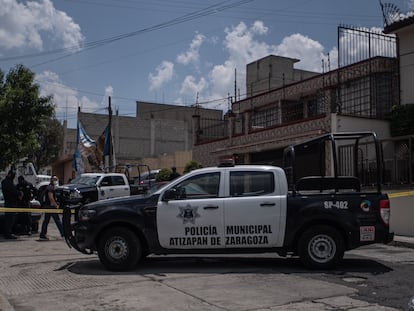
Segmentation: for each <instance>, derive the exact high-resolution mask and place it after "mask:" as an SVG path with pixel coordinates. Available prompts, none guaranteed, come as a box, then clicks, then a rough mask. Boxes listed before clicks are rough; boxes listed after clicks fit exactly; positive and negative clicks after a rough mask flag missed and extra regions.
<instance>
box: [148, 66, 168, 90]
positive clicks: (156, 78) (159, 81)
mask: <svg viewBox="0 0 414 311" xmlns="http://www.w3.org/2000/svg"><path fill="white" fill-rule="evenodd" d="M173 75H174V63H172V62H169V61H163V62H162V63H161V64H160V65H158V67H157V68H156V73H154V74H153V73H150V74H149V76H148V80H149V82H150V90H157V89H160V88H161V87H162V86H163V85H164V84H165V83H167V82H168V81H170V80H171V79H172V77H173Z"/></svg>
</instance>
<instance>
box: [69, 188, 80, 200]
mask: <svg viewBox="0 0 414 311" xmlns="http://www.w3.org/2000/svg"><path fill="white" fill-rule="evenodd" d="M69 199H71V200H72V199H82V194H81V193H80V191H79V190H77V189H75V190H73V191H71V192H70V194H69Z"/></svg>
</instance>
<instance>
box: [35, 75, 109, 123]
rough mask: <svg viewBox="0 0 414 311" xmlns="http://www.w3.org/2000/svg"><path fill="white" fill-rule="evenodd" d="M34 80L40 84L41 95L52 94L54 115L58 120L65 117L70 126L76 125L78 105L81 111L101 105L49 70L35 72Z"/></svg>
mask: <svg viewBox="0 0 414 311" xmlns="http://www.w3.org/2000/svg"><path fill="white" fill-rule="evenodd" d="M35 82H36V83H38V84H39V86H40V95H41V96H49V95H52V96H53V103H54V104H55V112H56V117H57V118H58V119H59V120H64V119H67V120H68V123H69V126H70V127H72V128H73V127H76V115H77V110H78V107H81V109H82V110H83V111H87V112H91V111H96V110H97V109H98V108H101V106H100V105H99V104H98V103H96V102H94V101H92V100H90V99H89V98H88V97H86V96H80V94H79V93H78V92H77V91H76V90H74V89H71V88H69V87H67V86H65V85H64V83H63V82H62V81H61V79H60V78H59V76H58V75H57V74H56V73H54V72H51V71H44V72H42V73H40V74H37V75H36V77H35Z"/></svg>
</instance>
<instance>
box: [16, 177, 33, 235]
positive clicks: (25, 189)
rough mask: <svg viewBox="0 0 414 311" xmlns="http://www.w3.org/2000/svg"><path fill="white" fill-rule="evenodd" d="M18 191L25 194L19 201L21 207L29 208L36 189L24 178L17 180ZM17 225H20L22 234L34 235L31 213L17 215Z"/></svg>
mask: <svg viewBox="0 0 414 311" xmlns="http://www.w3.org/2000/svg"><path fill="white" fill-rule="evenodd" d="M17 189H18V190H19V191H20V192H21V193H22V194H23V196H22V198H21V199H20V200H19V207H24V208H29V207H30V201H31V200H32V199H33V197H34V194H35V192H36V188H35V187H34V186H33V184H32V183H30V182H28V181H26V180H25V179H24V177H23V176H19V178H18V179H17ZM17 223H18V224H19V225H20V228H18V229H20V232H22V233H24V234H28V235H31V234H32V217H31V214H30V213H19V214H18V215H17Z"/></svg>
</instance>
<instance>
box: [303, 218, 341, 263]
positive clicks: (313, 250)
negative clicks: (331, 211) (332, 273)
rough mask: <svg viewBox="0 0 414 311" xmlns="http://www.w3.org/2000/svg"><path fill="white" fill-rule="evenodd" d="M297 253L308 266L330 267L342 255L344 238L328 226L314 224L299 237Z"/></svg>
mask: <svg viewBox="0 0 414 311" xmlns="http://www.w3.org/2000/svg"><path fill="white" fill-rule="evenodd" d="M298 253H299V256H300V259H301V260H302V262H303V264H304V265H305V266H306V267H308V268H311V269H331V268H333V267H335V266H336V265H337V264H338V262H339V261H340V260H341V259H342V258H343V256H344V239H343V237H342V236H341V234H340V233H339V232H338V230H336V229H334V228H332V227H330V226H323V225H321V226H314V227H311V228H309V229H308V230H306V231H305V232H304V233H303V234H302V236H301V237H300V239H299V244H298Z"/></svg>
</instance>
